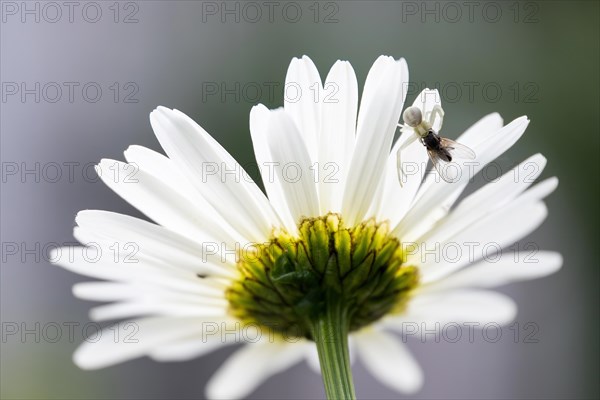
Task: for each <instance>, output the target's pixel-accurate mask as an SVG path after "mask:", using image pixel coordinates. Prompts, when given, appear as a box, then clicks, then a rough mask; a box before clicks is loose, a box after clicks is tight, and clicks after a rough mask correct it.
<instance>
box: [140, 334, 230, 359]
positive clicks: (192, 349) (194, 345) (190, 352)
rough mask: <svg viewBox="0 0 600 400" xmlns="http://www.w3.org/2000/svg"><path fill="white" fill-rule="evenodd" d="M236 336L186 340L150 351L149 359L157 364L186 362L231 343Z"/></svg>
mask: <svg viewBox="0 0 600 400" xmlns="http://www.w3.org/2000/svg"><path fill="white" fill-rule="evenodd" d="M235 337H236V335H231V334H229V335H218V334H215V335H210V336H206V337H193V338H186V339H183V340H180V341H177V342H174V343H167V344H165V345H162V346H159V347H157V348H156V349H154V350H152V351H151V352H150V354H149V356H150V358H152V359H153V360H155V361H159V362H165V361H166V362H174V361H177V362H179V361H188V360H191V359H194V358H197V357H200V356H203V355H206V354H208V353H210V352H213V351H215V350H217V349H219V348H221V347H224V346H227V345H230V344H231V343H233V341H234V339H235Z"/></svg>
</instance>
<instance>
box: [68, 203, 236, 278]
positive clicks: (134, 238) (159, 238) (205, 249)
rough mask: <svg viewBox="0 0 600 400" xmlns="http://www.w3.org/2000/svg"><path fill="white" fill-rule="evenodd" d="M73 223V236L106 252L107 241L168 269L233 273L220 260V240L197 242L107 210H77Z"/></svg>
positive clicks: (230, 265) (229, 275) (134, 255)
mask: <svg viewBox="0 0 600 400" xmlns="http://www.w3.org/2000/svg"><path fill="white" fill-rule="evenodd" d="M76 222H77V224H78V225H79V227H78V228H75V231H74V235H75V237H76V239H78V240H80V241H81V242H82V243H85V244H94V243H99V244H100V245H102V244H104V245H105V246H106V249H108V250H106V249H105V251H107V252H109V251H110V247H109V246H111V243H112V244H113V252H114V251H116V250H114V249H115V246H116V247H117V248H118V250H119V251H121V250H123V249H125V251H127V248H128V247H127V246H129V248H130V250H131V254H132V258H133V259H134V260H135V259H137V258H141V257H142V256H150V257H153V258H154V259H156V260H160V261H162V262H163V263H164V264H165V265H167V266H171V267H172V268H178V269H187V270H190V271H194V272H196V273H200V274H207V275H214V276H221V277H225V278H227V277H233V276H235V275H234V274H235V272H234V270H235V267H234V264H233V260H231V261H230V263H226V262H224V260H223V259H222V257H223V256H222V252H223V251H224V246H223V245H222V244H220V243H215V242H206V243H202V244H199V243H196V242H192V241H190V240H189V239H187V238H185V237H183V236H180V235H178V234H177V233H175V232H171V231H169V230H168V229H165V228H163V227H161V226H159V225H155V224H152V223H150V222H147V221H143V220H140V219H137V218H133V217H129V216H127V215H122V214H117V213H112V212H108V211H96V210H86V211H81V212H79V213H78V214H77V218H76ZM109 254H111V253H109Z"/></svg>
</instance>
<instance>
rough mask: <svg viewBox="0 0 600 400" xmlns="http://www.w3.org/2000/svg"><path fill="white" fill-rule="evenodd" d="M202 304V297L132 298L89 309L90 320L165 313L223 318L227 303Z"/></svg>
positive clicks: (223, 301) (178, 315)
mask: <svg viewBox="0 0 600 400" xmlns="http://www.w3.org/2000/svg"><path fill="white" fill-rule="evenodd" d="M221 302H222V303H223V304H221V305H219V306H217V305H207V304H203V301H202V298H200V299H199V300H197V301H189V300H188V301H175V300H170V299H165V298H146V299H134V300H133V301H129V302H120V303H112V304H106V305H102V306H97V307H94V308H92V309H91V310H90V313H89V314H90V319H91V320H92V321H108V320H111V319H123V318H130V317H139V316H144V315H165V316H173V317H199V318H216V317H220V318H225V317H226V316H227V307H228V303H227V301H226V300H221Z"/></svg>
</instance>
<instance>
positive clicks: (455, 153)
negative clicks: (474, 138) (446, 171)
mask: <svg viewBox="0 0 600 400" xmlns="http://www.w3.org/2000/svg"><path fill="white" fill-rule="evenodd" d="M440 146H441V147H443V148H445V149H446V150H448V152H449V153H450V155H451V156H452V158H462V159H465V160H474V159H475V152H474V151H473V150H471V149H470V148H468V147H467V146H465V145H464V144H460V143H457V142H455V141H454V140H450V139H446V138H441V141H440Z"/></svg>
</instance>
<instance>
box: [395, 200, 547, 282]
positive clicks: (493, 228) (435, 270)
mask: <svg viewBox="0 0 600 400" xmlns="http://www.w3.org/2000/svg"><path fill="white" fill-rule="evenodd" d="M547 215H548V210H547V208H546V206H545V205H544V203H542V202H540V201H533V202H529V203H526V204H523V205H521V204H520V203H515V204H511V205H510V206H508V207H505V208H503V209H502V210H500V211H497V212H495V213H493V214H492V215H489V216H488V217H486V218H484V219H482V220H480V221H478V222H477V223H475V224H473V225H471V226H469V227H468V228H466V229H465V230H463V231H461V232H460V233H459V234H457V235H455V236H453V237H452V238H449V239H448V240H447V241H444V242H441V243H440V242H429V243H428V242H425V243H422V244H421V251H419V253H420V254H419V255H418V256H411V257H410V260H411V261H407V262H408V263H410V264H415V261H416V260H417V259H420V262H421V264H420V267H421V268H420V271H421V274H422V282H423V283H428V282H433V281H435V280H437V279H441V278H443V277H444V276H447V275H449V274H450V273H452V272H454V271H457V270H459V269H460V268H462V267H463V266H465V265H468V264H470V263H473V262H474V261H477V260H479V259H480V258H481V257H492V256H493V253H494V252H495V251H498V250H499V249H503V248H505V247H506V246H509V245H511V244H513V243H514V242H516V241H517V240H519V239H521V238H523V237H525V236H526V235H528V234H529V233H531V232H533V231H534V230H535V229H537V228H538V227H539V226H540V225H541V224H542V222H543V221H544V219H546V216H547ZM434 246H437V247H435V254H433V253H427V249H430V250H431V249H433V248H434ZM415 265H419V264H415Z"/></svg>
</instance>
